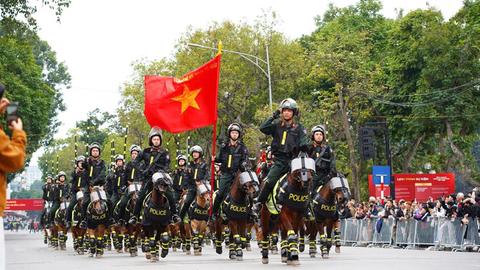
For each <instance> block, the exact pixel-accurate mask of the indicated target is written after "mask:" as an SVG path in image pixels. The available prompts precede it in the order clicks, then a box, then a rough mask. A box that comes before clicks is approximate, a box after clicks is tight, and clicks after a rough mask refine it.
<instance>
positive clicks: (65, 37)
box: [32, 0, 462, 164]
mask: <svg viewBox="0 0 480 270" xmlns="http://www.w3.org/2000/svg"><path fill="white" fill-rule="evenodd" d="M356 2H358V1H352V0H348V1H347V0H337V1H323V0H315V1H307V0H296V1H285V0H254V1H252V0H243V1H213V0H202V1H198V0H191V1H181V0H170V1H154V0H135V1H120V0H72V3H71V6H70V7H69V8H67V9H66V10H65V11H64V13H63V14H62V16H61V23H58V22H57V21H56V17H55V14H54V13H53V12H52V11H50V10H49V9H48V8H46V7H40V8H39V12H38V14H37V15H36V18H37V21H38V24H39V26H40V31H39V35H40V37H41V38H42V39H43V40H46V41H47V42H48V43H49V44H50V46H51V47H52V49H53V50H54V51H55V52H56V53H57V59H58V60H59V61H62V62H65V64H66V66H67V67H68V71H69V73H70V75H71V76H72V87H71V88H70V89H66V90H64V91H63V98H64V103H65V105H66V107H67V109H66V111H64V112H61V113H60V114H59V120H60V121H61V122H62V125H61V127H60V129H59V132H58V133H57V134H56V135H55V137H56V138H61V137H64V136H66V134H67V131H68V130H69V129H70V128H73V127H74V126H75V122H77V121H79V120H83V119H85V118H86V115H87V113H88V112H89V111H92V110H94V109H96V108H100V109H101V110H103V111H108V112H111V113H114V112H116V110H117V107H118V104H119V101H120V94H119V89H120V88H121V87H122V84H123V83H124V82H126V81H128V80H129V78H130V77H131V75H132V68H131V63H133V62H134V61H135V60H138V59H142V58H145V59H149V60H153V59H160V58H163V57H169V56H171V55H172V54H173V50H174V48H173V47H174V45H175V44H176V42H177V41H178V39H179V38H180V36H181V35H182V33H184V32H185V31H186V29H187V27H189V26H192V27H194V28H205V27H207V26H208V25H210V24H211V23H212V22H213V21H218V22H221V21H224V20H230V21H233V22H240V21H241V22H247V23H253V22H254V20H255V18H256V17H257V16H259V15H261V14H263V13H264V11H270V10H271V11H275V12H276V14H277V15H278V16H279V18H280V25H279V27H278V29H277V30H279V31H281V32H283V33H285V34H286V36H287V37H289V38H291V39H294V38H298V37H300V36H302V35H304V34H309V33H311V32H312V31H313V30H314V29H315V24H314V17H315V16H317V15H322V14H323V13H324V12H325V11H326V10H327V8H328V4H329V3H334V5H336V6H339V7H344V6H348V5H352V4H355V3H356ZM382 2H383V6H384V8H383V10H382V14H384V15H385V16H386V17H389V18H395V17H396V14H397V13H396V12H397V11H396V10H399V9H403V10H404V14H406V13H407V12H408V11H411V10H414V9H418V8H422V9H424V8H427V7H428V6H433V7H436V8H437V9H439V10H441V11H442V13H443V15H444V17H445V18H449V17H451V16H453V15H454V14H455V13H456V12H457V11H458V10H459V9H460V8H461V6H462V0H430V1H428V3H427V2H426V1H418V0H402V1H396V0H395V1H394V0H384V1H382ZM223 46H224V49H228V44H223ZM40 153H41V150H39V151H37V153H36V154H35V155H34V158H33V160H32V164H35V163H36V162H37V158H38V156H39V154H40Z"/></svg>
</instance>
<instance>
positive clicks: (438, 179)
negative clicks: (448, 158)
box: [368, 173, 455, 202]
mask: <svg viewBox="0 0 480 270" xmlns="http://www.w3.org/2000/svg"><path fill="white" fill-rule="evenodd" d="M393 176H394V179H395V199H396V200H400V199H404V200H407V201H411V200H414V199H417V201H420V202H424V201H427V200H428V199H429V197H432V198H433V199H434V200H435V199H437V198H438V197H441V196H444V195H447V194H452V193H454V192H455V175H454V174H453V173H436V174H394V175H393ZM368 187H369V191H370V196H375V197H380V185H377V186H374V185H373V181H372V177H371V175H369V176H368ZM385 196H390V188H389V187H388V186H385Z"/></svg>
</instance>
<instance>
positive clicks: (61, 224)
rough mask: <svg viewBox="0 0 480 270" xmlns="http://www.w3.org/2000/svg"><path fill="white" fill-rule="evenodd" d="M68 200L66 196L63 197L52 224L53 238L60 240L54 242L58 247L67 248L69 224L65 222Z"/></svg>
mask: <svg viewBox="0 0 480 270" xmlns="http://www.w3.org/2000/svg"><path fill="white" fill-rule="evenodd" d="M67 208H68V202H67V201H66V200H65V198H62V199H61V203H60V207H59V208H58V209H57V211H56V213H55V216H54V224H53V226H52V232H53V239H54V241H58V242H57V243H54V246H55V248H56V249H60V250H66V249H67V224H66V222H65V218H66V213H67Z"/></svg>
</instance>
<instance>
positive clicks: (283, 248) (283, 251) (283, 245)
mask: <svg viewBox="0 0 480 270" xmlns="http://www.w3.org/2000/svg"><path fill="white" fill-rule="evenodd" d="M280 255H281V257H282V262H286V259H287V257H288V241H287V240H282V241H281V242H280Z"/></svg>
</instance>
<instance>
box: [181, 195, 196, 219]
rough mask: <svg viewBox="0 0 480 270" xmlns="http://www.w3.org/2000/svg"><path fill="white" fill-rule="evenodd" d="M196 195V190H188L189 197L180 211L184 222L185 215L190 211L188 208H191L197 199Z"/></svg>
mask: <svg viewBox="0 0 480 270" xmlns="http://www.w3.org/2000/svg"><path fill="white" fill-rule="evenodd" d="M195 193H196V190H195V188H192V187H190V188H188V193H187V197H186V198H185V201H184V202H183V205H182V209H180V218H181V219H182V220H183V218H184V217H185V214H186V213H187V211H188V208H190V205H191V204H192V202H193V200H194V199H195Z"/></svg>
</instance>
